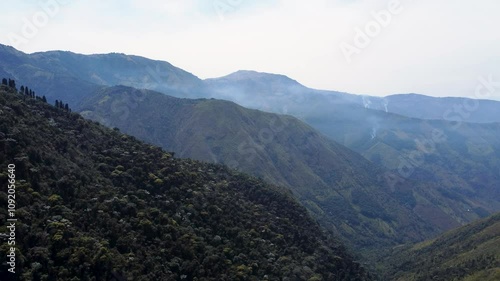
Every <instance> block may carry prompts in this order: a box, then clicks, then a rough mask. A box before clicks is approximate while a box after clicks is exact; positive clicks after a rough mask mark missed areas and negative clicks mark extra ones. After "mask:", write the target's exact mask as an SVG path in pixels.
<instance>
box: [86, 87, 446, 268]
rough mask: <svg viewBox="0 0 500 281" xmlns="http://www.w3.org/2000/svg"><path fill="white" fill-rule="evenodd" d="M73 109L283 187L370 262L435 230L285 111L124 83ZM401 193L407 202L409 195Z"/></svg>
mask: <svg viewBox="0 0 500 281" xmlns="http://www.w3.org/2000/svg"><path fill="white" fill-rule="evenodd" d="M78 110H79V111H81V112H82V115H83V116H84V117H87V118H90V119H92V120H96V121H99V122H101V123H102V124H105V125H106V126H108V127H110V128H113V127H117V128H119V129H120V130H121V131H122V132H125V133H127V134H130V135H133V136H135V137H137V138H139V139H142V140H144V141H147V142H149V143H153V144H155V145H159V146H162V147H163V148H164V149H165V150H167V151H176V152H177V154H176V155H177V156H179V157H185V158H193V159H197V160H202V161H210V162H217V163H225V164H227V165H230V166H232V167H233V168H237V169H239V170H240V171H243V172H245V173H249V174H252V175H254V176H258V177H260V178H262V179H264V180H266V181H268V182H272V183H275V184H279V185H283V186H286V187H288V188H289V189H290V190H292V191H293V193H294V195H295V196H296V197H297V198H298V199H299V200H301V202H303V203H304V205H305V206H306V207H307V208H308V210H309V211H310V212H311V214H313V215H314V216H315V217H316V218H317V219H318V220H319V221H320V222H321V223H322V224H323V225H324V226H326V227H327V228H328V229H331V230H333V231H335V233H336V234H338V235H339V236H340V237H341V238H342V239H343V241H347V243H348V245H349V246H351V247H352V248H354V249H355V250H356V251H358V252H362V253H363V254H365V255H366V256H370V257H373V259H374V260H375V259H376V256H378V255H381V254H383V249H389V248H390V247H392V246H395V245H397V244H399V243H408V242H415V241H421V240H424V239H426V238H429V237H431V235H434V234H437V230H436V228H432V227H428V226H427V223H426V222H425V221H424V220H422V219H421V218H419V217H418V216H417V215H415V214H414V213H412V211H411V210H410V209H408V208H407V207H405V206H404V205H403V204H401V203H400V202H399V196H400V193H403V189H398V190H397V191H396V192H393V191H392V190H391V189H389V187H388V185H387V184H386V182H385V181H384V177H383V175H384V171H383V170H381V169H379V168H377V167H375V166H374V165H373V164H372V163H370V162H369V161H367V160H366V159H364V158H363V157H361V156H360V155H359V154H357V153H354V152H353V151H351V150H349V149H347V148H345V147H343V146H342V145H339V144H337V143H335V142H333V141H331V140H329V139H327V138H325V137H324V136H322V135H321V134H319V133H318V132H316V131H315V130H314V129H312V128H311V127H309V126H308V125H306V124H304V123H303V122H301V121H299V120H297V119H296V118H293V117H291V116H285V115H277V114H272V113H265V112H262V111H258V110H251V109H246V108H243V107H241V106H238V105H236V104H234V103H232V102H227V101H221V100H212V99H210V100H208V99H199V100H192V99H179V98H174V97H169V96H166V95H163V94H160V93H156V92H152V91H146V90H137V89H134V88H130V87H124V86H116V87H110V88H106V89H103V90H102V91H100V92H98V93H96V94H95V95H93V96H91V97H89V98H88V99H87V100H86V102H85V103H84V104H83V105H82V106H80V108H79V109H78ZM407 188H408V189H409V188H411V186H408V187H407ZM403 198H404V200H405V202H406V201H408V202H410V201H411V199H412V195H411V192H406V193H405V194H404V197H403Z"/></svg>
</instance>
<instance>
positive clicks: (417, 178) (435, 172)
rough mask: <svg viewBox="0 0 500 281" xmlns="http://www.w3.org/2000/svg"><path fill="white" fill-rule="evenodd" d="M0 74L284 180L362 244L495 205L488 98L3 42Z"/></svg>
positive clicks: (463, 219)
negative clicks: (349, 85) (384, 89)
mask: <svg viewBox="0 0 500 281" xmlns="http://www.w3.org/2000/svg"><path fill="white" fill-rule="evenodd" d="M0 74H2V75H4V76H5V77H11V78H13V79H16V80H17V81H18V85H21V84H24V85H30V87H31V88H34V89H36V90H37V93H38V94H39V95H45V96H46V97H47V98H48V99H49V101H50V102H53V101H54V100H55V99H59V100H64V101H65V102H69V103H70V105H71V107H72V108H74V109H76V110H78V111H81V112H82V114H83V115H84V116H86V117H88V118H91V119H93V120H97V121H99V122H102V123H103V124H106V125H107V126H110V127H117V128H120V129H121V130H122V131H124V132H127V133H129V134H132V135H134V136H136V137H138V138H140V139H142V140H145V141H147V142H149V143H152V144H156V145H159V146H162V147H164V148H165V149H167V150H169V151H175V152H176V155H177V156H180V157H192V158H195V159H199V160H204V161H209V162H217V163H225V164H227V165H229V166H230V167H233V168H237V169H239V170H241V171H245V172H248V173H251V174H253V175H256V176H259V177H262V178H263V179H265V180H267V181H270V182H273V183H277V184H281V185H284V186H287V187H288V188H289V189H291V190H293V192H294V194H295V196H297V197H298V198H300V200H301V202H302V203H303V204H304V205H305V206H306V207H307V208H308V210H309V212H311V213H312V214H314V215H315V216H316V217H317V218H319V219H320V221H321V222H322V223H323V224H324V225H325V226H327V227H329V228H330V229H333V230H335V231H336V233H337V234H339V235H340V236H341V237H342V238H343V239H345V240H346V241H348V242H349V243H350V245H351V246H353V247H355V248H356V249H361V250H364V254H368V255H370V254H372V255H375V256H377V255H380V253H381V252H378V251H375V250H374V249H380V248H384V249H387V247H388V246H391V245H395V244H398V243H404V242H408V241H417V240H421V239H423V238H428V237H430V236H432V235H434V234H435V233H437V232H440V231H444V230H447V229H451V228H454V227H457V226H459V225H461V224H465V223H468V222H471V221H474V220H476V219H478V218H481V217H486V216H488V215H491V214H493V213H494V212H496V211H498V210H500V202H499V200H498V198H500V190H499V189H498V186H499V185H500V176H499V175H500V160H499V159H500V136H499V134H498V132H499V129H500V123H499V122H500V120H499V119H500V117H499V116H500V115H499V114H498V112H500V102H497V101H489V100H472V99H464V98H432V97H426V96H422V95H416V94H411V95H393V96H388V97H386V98H377V97H370V96H361V95H352V94H347V93H341V92H333V91H323V90H316V89H310V88H308V87H305V86H303V85H301V84H300V83H298V82H297V81H295V80H293V79H290V78H288V77H286V76H283V75H276V74H267V73H259V72H255V71H238V72H236V73H233V74H230V75H228V76H225V77H221V78H216V79H207V80H201V79H199V78H197V77H196V76H194V75H192V74H190V73H189V72H186V71H184V70H181V69H179V68H177V67H175V66H172V65H171V64H169V63H167V62H161V61H155V60H149V59H146V58H142V57H137V56H129V55H124V54H107V55H79V54H74V53H71V52H61V51H53V52H43V53H34V54H25V53H22V52H19V51H17V50H15V49H13V48H11V47H8V46H3V45H0ZM115 85H124V86H127V87H123V86H118V87H114V86H115ZM132 87H133V88H132ZM137 88H138V89H150V90H155V91H158V92H161V94H160V93H154V92H150V91H145V90H137ZM174 97H177V98H174ZM186 98H205V99H198V100H192V99H186ZM212 98H215V99H212ZM219 99H225V100H229V101H233V102H235V103H236V104H239V105H241V106H245V107H248V108H252V109H254V110H250V109H246V108H243V107H241V106H238V105H236V104H234V103H231V102H227V101H221V100H219ZM255 109H258V110H255ZM464 110H465V111H464ZM263 111H266V112H271V113H275V114H271V113H266V112H263ZM276 113H277V114H279V115H276ZM291 116H293V117H295V118H292V117H291ZM299 120H300V121H299ZM306 124H307V125H306ZM332 140H334V141H332ZM344 146H345V147H344ZM346 147H347V148H349V149H347V148H346ZM360 155H361V156H363V157H364V158H363V157H360ZM366 160H369V161H366Z"/></svg>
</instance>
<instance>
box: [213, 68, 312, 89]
mask: <svg viewBox="0 0 500 281" xmlns="http://www.w3.org/2000/svg"><path fill="white" fill-rule="evenodd" d="M215 79H228V80H233V81H237V80H257V79H258V80H266V81H268V82H281V83H287V84H295V85H297V86H302V87H304V85H302V84H300V83H299V82H297V81H296V80H294V79H292V78H290V77H288V76H286V75H282V74H275V73H268V72H258V71H255V70H238V71H236V72H233V73H231V74H229V75H226V76H223V77H220V78H215Z"/></svg>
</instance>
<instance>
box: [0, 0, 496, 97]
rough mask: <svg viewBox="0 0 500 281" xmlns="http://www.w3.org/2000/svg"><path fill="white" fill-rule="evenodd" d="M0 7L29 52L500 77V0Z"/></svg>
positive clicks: (198, 68)
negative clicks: (47, 51)
mask: <svg viewBox="0 0 500 281" xmlns="http://www.w3.org/2000/svg"><path fill="white" fill-rule="evenodd" d="M2 7H3V9H4V13H3V14H2V17H1V18H0V31H1V32H0V42H1V43H3V44H7V45H13V46H14V47H16V48H18V49H20V50H22V51H24V52H28V53H31V52H35V51H45V50H55V49H58V50H69V51H73V52H77V53H85V54H91V53H108V52H119V53H126V54H135V55H141V56H145V57H149V58H153V59H159V60H166V61H168V62H170V63H172V64H174V65H175V66H178V67H180V68H182V69H184V70H186V71H189V72H191V73H193V74H195V75H197V76H198V77H200V78H211V77H219V76H224V75H227V74H229V73H231V72H234V71H237V70H239V69H248V70H257V71H262V72H271V73H280V74H285V75H287V76H289V77H291V78H293V79H296V80H298V81H299V82H300V83H302V84H304V85H306V86H309V87H312V88H318V89H329V90H338V91H345V92H350V93H357V94H369V95H388V94H394V93H408V92H416V93H421V94H427V95H432V96H466V97H474V91H475V89H476V87H477V85H478V83H479V82H478V81H479V77H485V78H487V77H488V76H491V79H492V80H493V81H500V56H499V54H500V32H498V28H499V27H500V16H498V13H499V12H500V1H498V0H479V1H457V0H440V1H430V0H418V1H416V0H413V1H411V0H400V1H397V0H307V1H306V0H300V1H299V0H269V1H265V0H252V1H251V0H142V1H139V0H38V1H37V0H24V1H18V0H7V1H5V0H4V1H2ZM33 27H34V28H33ZM35 29H36V30H35ZM496 89H497V90H496V91H495V92H494V93H492V94H491V97H490V98H492V99H498V100H500V83H499V85H497V86H496Z"/></svg>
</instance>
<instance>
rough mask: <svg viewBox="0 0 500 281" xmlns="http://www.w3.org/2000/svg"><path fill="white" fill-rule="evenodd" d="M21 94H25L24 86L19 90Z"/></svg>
mask: <svg viewBox="0 0 500 281" xmlns="http://www.w3.org/2000/svg"><path fill="white" fill-rule="evenodd" d="M19 93H21V94H24V86H23V85H21V88H19Z"/></svg>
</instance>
